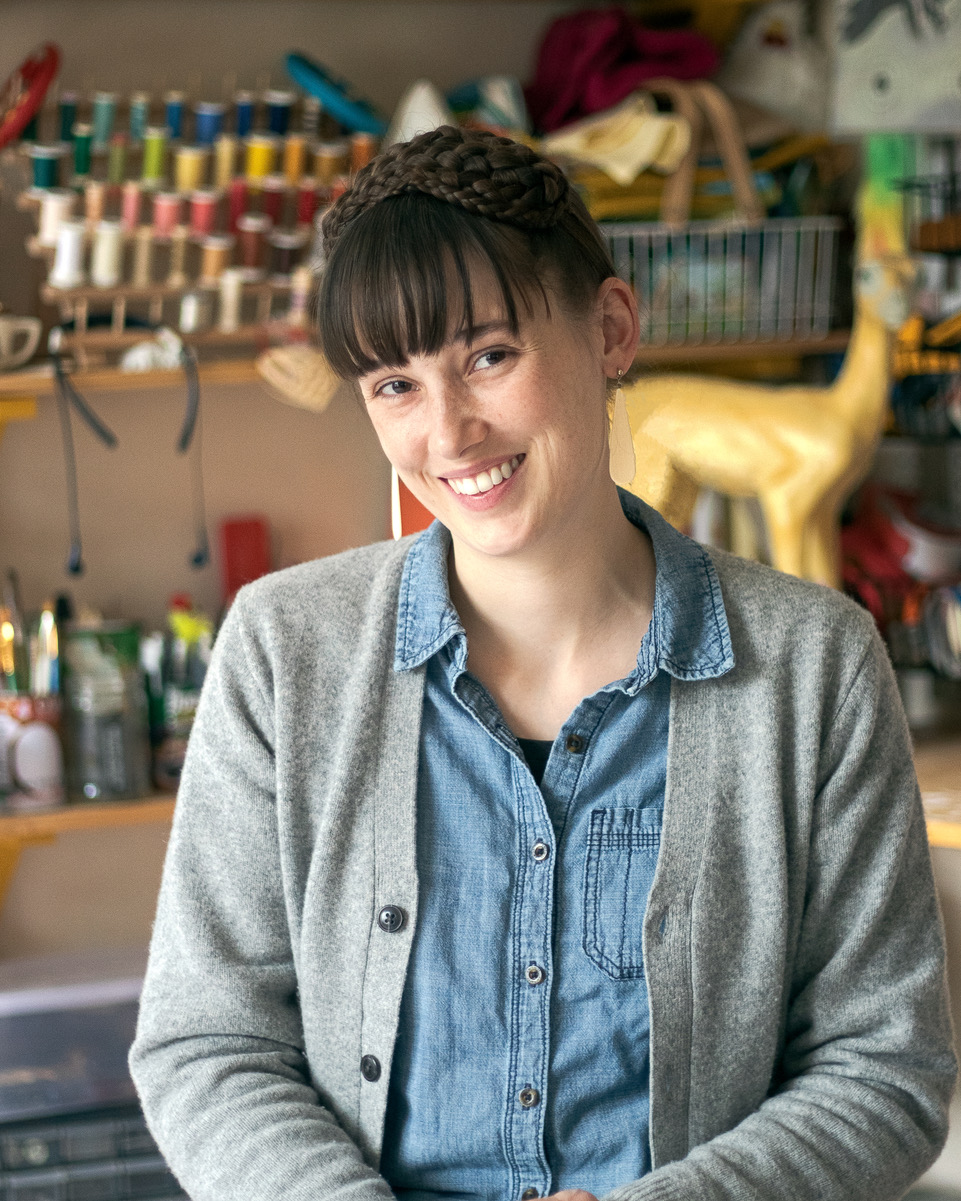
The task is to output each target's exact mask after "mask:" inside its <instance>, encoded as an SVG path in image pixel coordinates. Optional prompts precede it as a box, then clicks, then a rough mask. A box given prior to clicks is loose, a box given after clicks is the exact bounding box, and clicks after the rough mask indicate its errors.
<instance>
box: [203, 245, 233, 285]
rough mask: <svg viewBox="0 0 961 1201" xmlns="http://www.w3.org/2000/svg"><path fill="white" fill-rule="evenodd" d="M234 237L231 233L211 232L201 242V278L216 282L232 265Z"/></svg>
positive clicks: (208, 281)
mask: <svg viewBox="0 0 961 1201" xmlns="http://www.w3.org/2000/svg"><path fill="white" fill-rule="evenodd" d="M233 250H234V239H233V238H232V237H231V236H230V235H229V234H211V235H210V237H208V238H204V240H203V241H202V242H201V243H200V278H201V279H202V280H203V281H204V282H205V283H215V282H216V281H217V280H218V279H220V277H221V275H223V273H224V272H225V271H226V270H227V268H228V267H229V266H230V256H231V255H232V254H233Z"/></svg>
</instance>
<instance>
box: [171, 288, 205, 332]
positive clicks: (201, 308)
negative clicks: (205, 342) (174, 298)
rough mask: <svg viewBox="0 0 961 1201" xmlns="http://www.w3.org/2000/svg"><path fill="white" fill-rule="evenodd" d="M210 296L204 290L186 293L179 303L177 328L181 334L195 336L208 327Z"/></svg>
mask: <svg viewBox="0 0 961 1201" xmlns="http://www.w3.org/2000/svg"><path fill="white" fill-rule="evenodd" d="M210 307H211V306H210V294H209V293H208V292H206V291H204V290H202V289H201V290H199V291H196V292H188V293H187V294H186V296H184V297H183V299H182V300H181V301H180V318H179V320H178V322H177V328H178V329H179V330H180V332H181V333H182V334H196V333H197V332H199V331H200V330H202V329H206V328H207V326H208V325H210V321H211V312H210Z"/></svg>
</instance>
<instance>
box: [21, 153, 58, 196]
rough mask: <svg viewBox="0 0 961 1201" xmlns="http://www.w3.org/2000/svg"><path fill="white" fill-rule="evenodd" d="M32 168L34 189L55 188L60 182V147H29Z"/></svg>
mask: <svg viewBox="0 0 961 1201" xmlns="http://www.w3.org/2000/svg"><path fill="white" fill-rule="evenodd" d="M29 154H30V160H31V164H32V166H33V186H34V187H35V188H55V187H57V186H58V184H59V182H60V178H59V176H60V159H61V156H62V155H63V150H62V149H61V148H60V146H31V147H30V150H29Z"/></svg>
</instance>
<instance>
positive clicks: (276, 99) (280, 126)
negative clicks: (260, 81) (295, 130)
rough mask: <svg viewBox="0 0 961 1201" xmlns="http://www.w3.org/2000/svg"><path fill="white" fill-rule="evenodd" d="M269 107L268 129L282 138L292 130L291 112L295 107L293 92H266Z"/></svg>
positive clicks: (265, 97) (265, 101)
mask: <svg viewBox="0 0 961 1201" xmlns="http://www.w3.org/2000/svg"><path fill="white" fill-rule="evenodd" d="M264 104H266V106H267V128H268V130H269V131H270V132H271V133H274V134H278V135H279V136H280V137H283V135H284V134H285V133H286V132H287V130H288V129H289V128H290V110H291V109H292V108H293V106H294V94H293V92H277V91H270V92H264Z"/></svg>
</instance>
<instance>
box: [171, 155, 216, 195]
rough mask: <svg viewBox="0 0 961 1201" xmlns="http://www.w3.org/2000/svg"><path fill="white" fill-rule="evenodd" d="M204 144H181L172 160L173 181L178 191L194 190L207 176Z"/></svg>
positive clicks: (201, 184) (202, 183) (200, 185)
mask: <svg viewBox="0 0 961 1201" xmlns="http://www.w3.org/2000/svg"><path fill="white" fill-rule="evenodd" d="M207 157H208V151H207V147H206V146H181V147H180V148H179V149H178V150H177V156H176V158H175V160H174V183H175V185H176V188H177V191H178V192H195V191H197V189H198V188H202V187H203V186H204V183H205V182H206V176H207Z"/></svg>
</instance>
